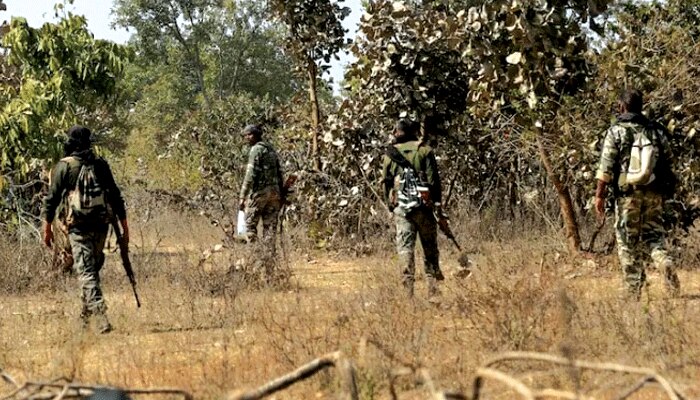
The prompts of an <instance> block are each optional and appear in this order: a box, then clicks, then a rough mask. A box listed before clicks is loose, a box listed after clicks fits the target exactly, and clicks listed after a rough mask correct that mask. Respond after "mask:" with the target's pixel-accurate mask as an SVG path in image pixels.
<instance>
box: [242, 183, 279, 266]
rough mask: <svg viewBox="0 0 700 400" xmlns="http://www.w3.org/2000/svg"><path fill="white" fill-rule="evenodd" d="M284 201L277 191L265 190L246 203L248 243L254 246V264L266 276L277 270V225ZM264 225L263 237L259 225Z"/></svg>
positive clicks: (254, 194)
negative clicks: (259, 267)
mask: <svg viewBox="0 0 700 400" xmlns="http://www.w3.org/2000/svg"><path fill="white" fill-rule="evenodd" d="M281 209H282V199H281V197H280V194H279V192H278V191H277V190H274V189H265V190H262V191H259V192H256V193H253V194H252V195H251V196H250V198H249V199H248V200H247V201H246V210H245V212H246V231H247V232H248V233H247V239H248V243H251V244H253V253H254V254H253V257H254V259H255V260H254V264H256V265H257V266H262V267H263V268H264V270H265V274H266V275H267V276H270V274H271V273H272V272H273V270H274V269H275V265H276V262H277V228H278V226H277V224H278V218H279V214H280V210H281ZM261 223H262V235H259V234H258V225H259V224H261Z"/></svg>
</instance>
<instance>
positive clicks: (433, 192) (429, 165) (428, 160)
mask: <svg viewBox="0 0 700 400" xmlns="http://www.w3.org/2000/svg"><path fill="white" fill-rule="evenodd" d="M425 177H426V179H427V182H426V183H427V184H428V189H429V190H430V198H431V200H432V201H433V203H435V204H436V205H441V204H442V182H441V180H440V172H439V171H438V165H437V159H436V158H435V153H434V152H433V151H432V150H429V151H428V154H426V156H425Z"/></svg>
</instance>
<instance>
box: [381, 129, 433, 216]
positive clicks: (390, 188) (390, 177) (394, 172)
mask: <svg viewBox="0 0 700 400" xmlns="http://www.w3.org/2000/svg"><path fill="white" fill-rule="evenodd" d="M394 146H395V147H396V148H397V149H398V150H399V152H400V153H401V154H402V155H404V157H406V159H407V160H409V161H411V163H412V164H413V168H414V169H415V170H416V171H417V172H418V175H419V176H418V178H419V179H420V180H421V181H422V182H423V183H424V184H426V185H427V186H428V190H429V191H430V199H431V200H432V201H433V202H434V203H442V185H441V183H440V174H439V173H438V167H437V160H436V159H435V154H434V153H433V149H432V148H431V147H430V146H428V145H425V144H422V143H421V142H420V141H418V140H414V141H410V142H404V143H398V144H396V145H394ZM400 173H401V167H400V166H399V165H398V164H397V163H396V162H394V161H392V160H391V158H390V157H389V156H388V155H384V166H383V168H382V180H383V182H384V200H385V201H386V202H387V204H388V205H389V206H390V207H391V206H393V203H394V200H393V198H394V194H395V191H396V190H397V189H398V186H397V185H398V182H397V177H399V175H400Z"/></svg>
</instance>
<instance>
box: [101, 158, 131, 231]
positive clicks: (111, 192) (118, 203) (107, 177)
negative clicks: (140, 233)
mask: <svg viewBox="0 0 700 400" xmlns="http://www.w3.org/2000/svg"><path fill="white" fill-rule="evenodd" d="M101 164H102V174H103V179H104V185H105V190H106V191H107V201H108V202H109V205H110V206H112V212H114V215H115V216H116V217H117V218H119V221H124V220H126V204H125V202H124V197H123V196H122V192H121V190H120V189H119V186H117V182H116V181H115V180H114V174H112V169H111V168H110V167H109V164H107V162H106V161H104V160H102V161H101Z"/></svg>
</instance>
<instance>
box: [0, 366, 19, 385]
mask: <svg viewBox="0 0 700 400" xmlns="http://www.w3.org/2000/svg"><path fill="white" fill-rule="evenodd" d="M0 377H2V380H3V381H5V382H6V383H9V384H10V385H12V386H14V387H16V388H18V387H19V384H18V383H17V381H16V380H15V379H14V378H13V377H12V376H10V375H9V374H8V373H6V372H5V371H3V370H2V369H0Z"/></svg>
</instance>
